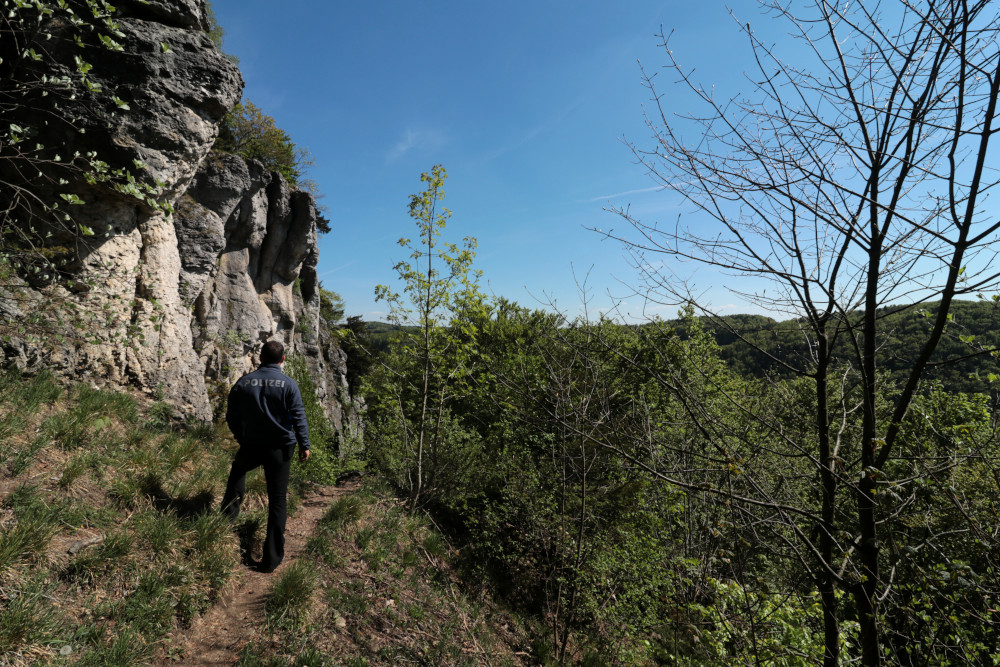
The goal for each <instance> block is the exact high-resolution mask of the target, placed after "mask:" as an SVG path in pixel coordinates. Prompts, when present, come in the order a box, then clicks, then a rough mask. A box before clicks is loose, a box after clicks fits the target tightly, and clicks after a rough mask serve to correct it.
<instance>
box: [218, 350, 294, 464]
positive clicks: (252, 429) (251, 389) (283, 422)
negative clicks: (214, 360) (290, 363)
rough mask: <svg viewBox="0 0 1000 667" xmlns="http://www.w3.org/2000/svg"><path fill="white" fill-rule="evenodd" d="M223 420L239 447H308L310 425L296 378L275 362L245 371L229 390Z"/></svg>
mask: <svg viewBox="0 0 1000 667" xmlns="http://www.w3.org/2000/svg"><path fill="white" fill-rule="evenodd" d="M226 423H227V424H229V430H230V431H232V432H233V435H234V436H236V442H238V443H240V446H251V447H267V448H272V447H288V446H291V445H294V444H295V443H296V441H298V444H299V447H300V448H302V449H309V424H307V423H306V410H305V407H304V406H303V405H302V394H300V393H299V385H297V384H296V383H295V380H293V379H292V378H290V377H288V376H287V375H285V374H284V373H282V372H281V367H280V366H278V364H264V365H262V366H261V367H260V368H258V369H257V370H255V371H253V372H252V373H247V374H246V375H244V376H243V377H241V378H240V379H239V380H237V381H236V384H234V385H233V388H232V389H231V390H230V391H229V405H228V407H227V408H226Z"/></svg>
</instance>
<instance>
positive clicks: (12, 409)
mask: <svg viewBox="0 0 1000 667" xmlns="http://www.w3.org/2000/svg"><path fill="white" fill-rule="evenodd" d="M168 414H169V411H168V409H167V407H166V406H165V405H163V404H159V403H155V404H152V405H146V406H145V407H143V406H141V405H140V402H139V401H138V400H137V399H136V398H134V397H132V396H130V395H128V394H124V393H116V392H109V391H102V390H98V389H93V388H91V387H89V386H86V385H82V384H80V385H74V386H72V387H69V388H65V387H64V386H63V385H62V384H61V383H60V382H59V381H57V380H56V379H55V378H53V377H52V376H51V375H48V374H44V373H43V374H40V375H37V376H35V377H31V378H28V377H25V378H22V377H21V376H20V375H19V374H17V373H13V372H8V373H5V374H0V424H2V426H0V664H7V665H22V664H23V665H27V664H57V665H58V664H76V665H115V666H122V665H139V664H146V663H147V661H148V660H149V659H150V656H152V655H153V652H154V651H155V649H156V647H157V645H158V643H159V642H160V641H162V639H163V638H164V636H165V635H166V633H168V632H169V631H170V630H171V629H173V628H174V627H175V625H178V624H180V625H184V624H187V623H189V622H190V621H191V620H192V619H193V618H195V617H196V616H197V615H198V614H199V613H200V612H202V611H203V610H204V609H205V608H206V607H207V606H208V605H210V604H211V603H212V602H213V600H214V599H215V598H216V597H217V595H218V592H219V590H220V588H221V587H222V586H223V585H224V584H225V583H226V582H227V581H228V580H229V578H230V577H231V576H232V575H233V573H234V571H235V569H236V567H237V566H238V564H239V562H240V546H241V545H240V540H239V539H238V538H237V535H236V534H235V533H234V531H233V530H232V529H231V528H230V527H229V525H228V523H227V522H226V521H225V520H224V519H223V518H222V516H221V515H220V514H219V513H218V511H217V509H218V500H219V498H220V497H221V492H222V490H223V487H224V484H225V479H226V475H227V474H228V466H229V463H230V461H231V457H232V454H233V451H234V450H235V443H233V442H232V440H231V438H229V437H228V436H227V435H226V434H223V433H222V432H219V431H217V430H216V428H214V427H212V426H210V425H201V426H197V427H192V428H189V429H186V430H185V429H179V430H178V429H174V428H171V426H170V423H169V419H168ZM265 498H266V493H265V490H264V481H263V476H262V475H260V474H259V472H258V474H257V475H254V476H251V477H250V478H249V479H248V499H247V502H246V503H245V505H244V507H245V510H246V512H245V513H244V514H243V515H242V519H241V524H242V525H241V526H240V529H241V532H242V534H243V535H244V539H246V540H248V541H252V540H254V539H256V540H259V539H260V532H262V531H261V525H262V524H263V522H264V521H265V516H264V507H265V503H266V500H265ZM244 546H246V545H244Z"/></svg>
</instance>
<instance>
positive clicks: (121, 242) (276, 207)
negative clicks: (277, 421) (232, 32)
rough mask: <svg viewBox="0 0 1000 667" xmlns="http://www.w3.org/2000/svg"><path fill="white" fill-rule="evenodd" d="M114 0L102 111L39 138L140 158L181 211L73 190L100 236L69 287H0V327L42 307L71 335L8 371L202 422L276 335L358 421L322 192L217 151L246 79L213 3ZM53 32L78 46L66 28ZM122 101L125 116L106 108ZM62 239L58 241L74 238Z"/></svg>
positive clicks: (85, 186) (328, 400)
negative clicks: (97, 388) (323, 315)
mask: <svg viewBox="0 0 1000 667" xmlns="http://www.w3.org/2000/svg"><path fill="white" fill-rule="evenodd" d="M116 4H118V7H119V16H118V21H119V24H120V29H121V33H122V34H123V35H124V36H123V37H120V38H119V41H120V42H121V43H122V45H123V47H124V50H123V51H121V52H113V51H109V50H107V49H102V48H99V47H98V46H96V45H95V46H94V47H92V48H90V50H89V51H88V52H87V59H88V62H91V64H92V65H93V74H92V75H91V78H92V80H94V81H95V82H96V83H97V84H98V86H99V90H100V91H101V92H100V93H98V95H97V102H96V103H95V102H94V100H93V99H90V100H89V101H88V102H86V103H85V102H84V101H82V96H81V101H79V102H76V101H70V102H68V104H69V106H68V107H66V108H64V111H63V113H68V114H71V115H73V123H72V124H71V125H69V124H62V125H59V124H55V123H53V124H51V125H49V124H46V125H45V127H44V128H43V129H42V130H41V133H40V134H39V136H38V137H37V140H38V141H40V142H43V143H45V144H46V145H49V144H51V145H59V146H62V147H63V149H64V150H65V151H66V152H75V151H81V152H84V151H91V150H92V151H96V152H97V153H98V154H99V155H100V156H101V157H102V159H104V160H106V161H107V162H108V163H110V164H111V165H112V166H119V165H120V166H126V167H130V168H131V167H132V166H133V165H139V166H140V168H141V171H139V172H137V173H138V176H139V178H140V181H141V182H144V183H146V184H155V187H156V188H157V191H158V194H157V199H158V201H160V202H167V203H170V204H172V206H173V209H174V212H173V213H172V214H171V213H170V212H169V209H168V210H167V211H165V210H163V209H161V208H159V207H156V206H151V205H149V204H148V203H144V202H142V201H140V200H139V199H136V198H134V197H130V196H128V194H127V193H125V194H123V193H122V192H121V191H120V188H119V189H118V190H116V189H115V188H112V187H111V186H110V185H102V184H100V183H98V184H93V183H89V182H85V181H83V180H80V181H79V182H70V183H69V184H68V185H63V186H62V187H63V191H66V190H69V191H72V192H75V193H76V194H77V195H78V196H79V197H80V199H82V200H83V201H84V202H85V205H83V206H78V207H74V214H75V220H74V222H76V223H79V224H81V225H85V226H86V227H89V228H91V229H93V230H94V235H93V236H90V237H86V238H73V239H70V240H71V241H72V243H73V244H74V245H73V248H74V251H73V253H72V258H71V259H72V261H71V262H70V263H69V264H68V265H67V266H66V267H65V268H64V269H63V270H62V274H61V276H60V280H58V281H56V282H54V283H49V284H44V285H40V284H37V283H29V282H24V281H23V280H22V281H19V282H17V283H16V284H15V285H14V286H13V288H11V287H10V286H7V287H5V288H4V290H0V318H2V319H4V320H6V321H7V322H17V321H25V320H31V319H38V315H37V314H38V313H45V314H46V315H47V316H50V317H49V320H50V321H58V322H59V323H61V325H62V326H64V327H65V329H66V330H65V331H58V330H53V329H51V328H50V329H48V330H45V329H43V330H45V331H47V334H48V335H44V336H41V337H32V336H23V337H18V336H9V337H8V338H9V339H8V340H5V341H4V342H3V344H2V349H0V363H3V364H4V365H17V366H19V367H22V368H37V367H42V366H45V367H50V368H52V369H53V370H55V371H56V372H58V373H60V374H62V375H64V376H67V377H72V378H80V379H87V380H89V381H92V382H96V383H99V384H112V385H131V386H135V387H138V388H140V389H142V390H144V391H147V392H149V393H151V394H156V395H158V396H160V397H162V399H163V400H165V401H166V402H168V403H170V404H171V405H173V406H174V407H175V408H176V409H177V411H178V413H179V414H180V415H183V416H186V417H192V418H195V419H203V420H204V419H210V418H211V417H212V404H211V401H210V393H212V392H217V391H218V390H219V389H220V388H223V387H228V385H229V383H230V382H231V381H232V380H233V379H235V378H236V377H237V376H238V375H239V374H240V373H242V372H245V371H246V370H249V369H250V368H251V366H252V360H253V359H255V357H256V353H257V351H259V349H260V345H261V343H262V342H263V341H266V340H268V339H270V338H279V339H281V340H283V341H284V342H285V344H286V347H287V348H288V350H289V352H290V353H294V354H301V355H303V356H304V357H305V359H306V360H307V364H308V366H309V368H310V370H311V371H312V374H313V376H314V378H315V379H316V384H317V388H318V392H319V394H320V398H321V400H323V402H324V405H325V407H326V409H327V412H328V414H329V416H330V417H331V419H332V420H333V421H334V424H335V426H336V427H337V429H338V430H342V429H344V428H348V427H349V426H350V424H352V423H353V421H352V420H356V418H355V417H353V416H352V414H351V413H350V411H348V414H347V415H345V413H344V408H343V405H344V404H345V403H347V401H346V400H345V399H347V398H348V396H347V382H346V364H345V357H344V354H343V352H341V350H340V349H339V348H338V346H337V344H336V342H335V341H334V340H332V339H331V337H330V334H329V333H328V332H327V331H326V329H325V327H322V326H320V317H319V284H318V280H317V276H316V263H317V260H318V250H317V246H316V211H315V204H314V202H313V200H312V197H311V196H310V195H309V194H308V193H304V192H297V191H290V190H289V188H288V186H287V184H286V183H285V182H284V181H283V180H282V178H281V176H280V175H278V174H275V173H267V172H266V171H265V170H264V169H263V167H261V165H259V164H246V163H245V162H244V161H243V160H242V159H240V158H239V157H236V156H231V155H222V154H216V153H212V152H211V148H212V145H213V143H214V141H215V138H216V136H217V133H218V124H219V122H220V121H221V120H222V118H223V117H224V115H225V114H226V112H227V111H228V110H229V109H230V108H231V107H232V106H233V105H234V104H235V103H236V102H237V101H238V100H239V98H240V95H241V91H242V86H243V82H242V77H241V76H240V73H239V70H238V68H237V67H236V66H235V65H234V64H233V63H231V62H230V61H229V60H228V59H226V58H225V57H224V56H223V55H222V54H220V53H219V52H218V51H217V50H216V49H215V47H214V46H213V44H212V42H211V40H210V39H209V38H208V36H207V35H206V34H205V32H204V28H205V27H206V26H205V18H204V17H205V8H204V3H203V1H202V0H152V1H150V2H141V1H140V0H126V1H123V2H120V3H116ZM46 29H48V30H51V31H52V33H53V34H54V35H55V38H56V39H57V40H59V39H62V40H69V39H70V37H71V35H70V34H69V33H68V32H67V30H69V28H67V26H66V25H60V24H57V23H56V22H53V25H49V26H46ZM53 53H54V54H55V55H54V57H53V58H52V60H51V62H47V63H46V65H47V66H48V67H50V68H52V74H53V75H59V74H61V73H65V72H66V71H69V69H70V68H71V67H72V66H73V63H72V61H71V59H70V55H68V52H67V54H63V55H62V57H60V50H59V49H58V48H56V49H54V50H53ZM112 93H113V94H115V95H117V96H118V98H119V99H120V100H121V101H123V102H124V103H125V105H127V107H128V109H127V110H121V109H118V108H116V106H122V105H112V104H110V103H109V102H108V100H107V99H105V100H103V102H102V100H101V99H100V96H101V95H104V96H105V97H109V96H110V95H112ZM91 98H93V96H91ZM73 105H76V106H73ZM109 109H110V110H109ZM37 187H38V192H37V193H35V194H37V196H38V197H40V198H42V199H44V198H46V197H52V198H54V197H56V196H57V195H58V193H57V192H56V191H54V190H52V189H51V187H50V186H48V185H46V183H45V182H43V181H41V180H39V183H38V186H37ZM46 188H49V191H46ZM64 235H65V234H64ZM53 239H54V240H53V241H52V243H53V244H55V243H57V242H58V243H61V244H62V245H60V246H59V247H60V248H62V247H63V246H66V245H69V241H70V240H67V239H63V238H59V234H56V235H55V236H54V237H53ZM8 330H10V328H8Z"/></svg>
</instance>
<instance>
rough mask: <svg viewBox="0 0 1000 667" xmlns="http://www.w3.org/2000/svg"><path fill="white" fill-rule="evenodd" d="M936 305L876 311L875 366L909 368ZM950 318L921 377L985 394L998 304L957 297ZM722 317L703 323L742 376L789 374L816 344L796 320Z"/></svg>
mask: <svg viewBox="0 0 1000 667" xmlns="http://www.w3.org/2000/svg"><path fill="white" fill-rule="evenodd" d="M938 306H939V304H938V303H936V302H935V303H927V304H921V305H919V306H913V307H903V306H896V307H886V308H882V309H880V311H879V317H880V318H882V319H883V321H884V328H885V331H886V336H885V339H884V340H883V341H881V342H880V346H879V349H878V354H877V359H878V368H879V369H881V370H884V371H886V372H888V373H889V374H890V375H892V376H893V377H899V376H900V375H901V374H902V373H904V372H905V371H906V370H908V369H909V368H910V367H912V365H913V362H914V361H915V359H916V358H917V355H918V354H919V351H920V345H921V342H922V341H923V340H924V339H925V338H926V335H927V332H928V331H929V330H930V327H931V324H932V322H933V320H934V317H935V316H936V315H937V312H938ZM858 316H859V314H855V315H854V317H855V318H857V317H858ZM951 316H952V317H951V320H950V321H949V323H948V327H947V330H946V332H945V336H944V337H943V338H942V340H941V343H940V345H939V346H938V348H937V350H935V352H934V356H933V357H932V359H931V363H932V367H931V368H930V369H928V372H927V375H926V377H927V379H928V380H937V381H939V382H940V383H941V384H942V385H943V386H944V387H945V388H946V389H947V390H949V391H956V392H966V393H976V392H983V393H989V392H990V390H991V387H992V385H993V381H994V379H995V378H993V377H991V376H996V375H1000V362H998V360H997V357H996V355H995V354H994V353H993V351H994V350H995V349H997V348H1000V306H998V304H997V302H995V301H992V300H990V301H957V302H955V303H953V304H951ZM721 319H722V321H723V323H722V325H721V326H715V325H714V322H713V320H712V319H708V318H706V319H705V321H704V322H703V324H702V326H704V327H705V328H706V329H709V330H710V331H712V332H713V334H714V337H715V340H716V342H717V343H718V344H719V347H720V354H721V356H722V359H723V360H725V362H726V363H727V364H728V365H729V366H730V368H731V369H732V370H733V371H734V372H736V373H739V374H742V375H748V376H752V377H757V378H762V377H780V378H790V377H792V376H793V375H794V374H795V373H794V370H793V369H794V368H801V367H802V366H803V361H804V360H805V359H806V358H807V357H808V354H809V351H810V349H811V348H812V347H813V346H814V345H815V343H814V339H813V337H812V336H811V333H810V331H809V328H808V326H806V325H805V324H804V323H803V322H801V321H795V320H787V321H783V322H777V321H775V320H773V319H771V318H768V317H764V316H755V315H730V316H725V317H723V318H721ZM737 331H738V332H740V336H737V335H736V333H735V332H737ZM850 345H851V337H850V335H849V333H845V334H844V335H842V336H841V337H840V338H839V339H838V340H837V341H836V345H835V346H834V350H833V355H834V357H835V358H836V359H838V361H840V362H841V363H842V362H843V361H845V360H846V359H849V358H850V353H849V351H848V348H849V347H850ZM790 367H791V368H790Z"/></svg>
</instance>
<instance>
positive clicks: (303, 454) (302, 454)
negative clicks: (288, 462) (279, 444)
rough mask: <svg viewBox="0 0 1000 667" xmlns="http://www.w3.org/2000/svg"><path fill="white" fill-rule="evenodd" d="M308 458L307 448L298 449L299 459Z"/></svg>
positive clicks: (304, 459) (305, 459)
mask: <svg viewBox="0 0 1000 667" xmlns="http://www.w3.org/2000/svg"><path fill="white" fill-rule="evenodd" d="M308 459H309V450H308V449H299V461H307V460H308Z"/></svg>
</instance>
